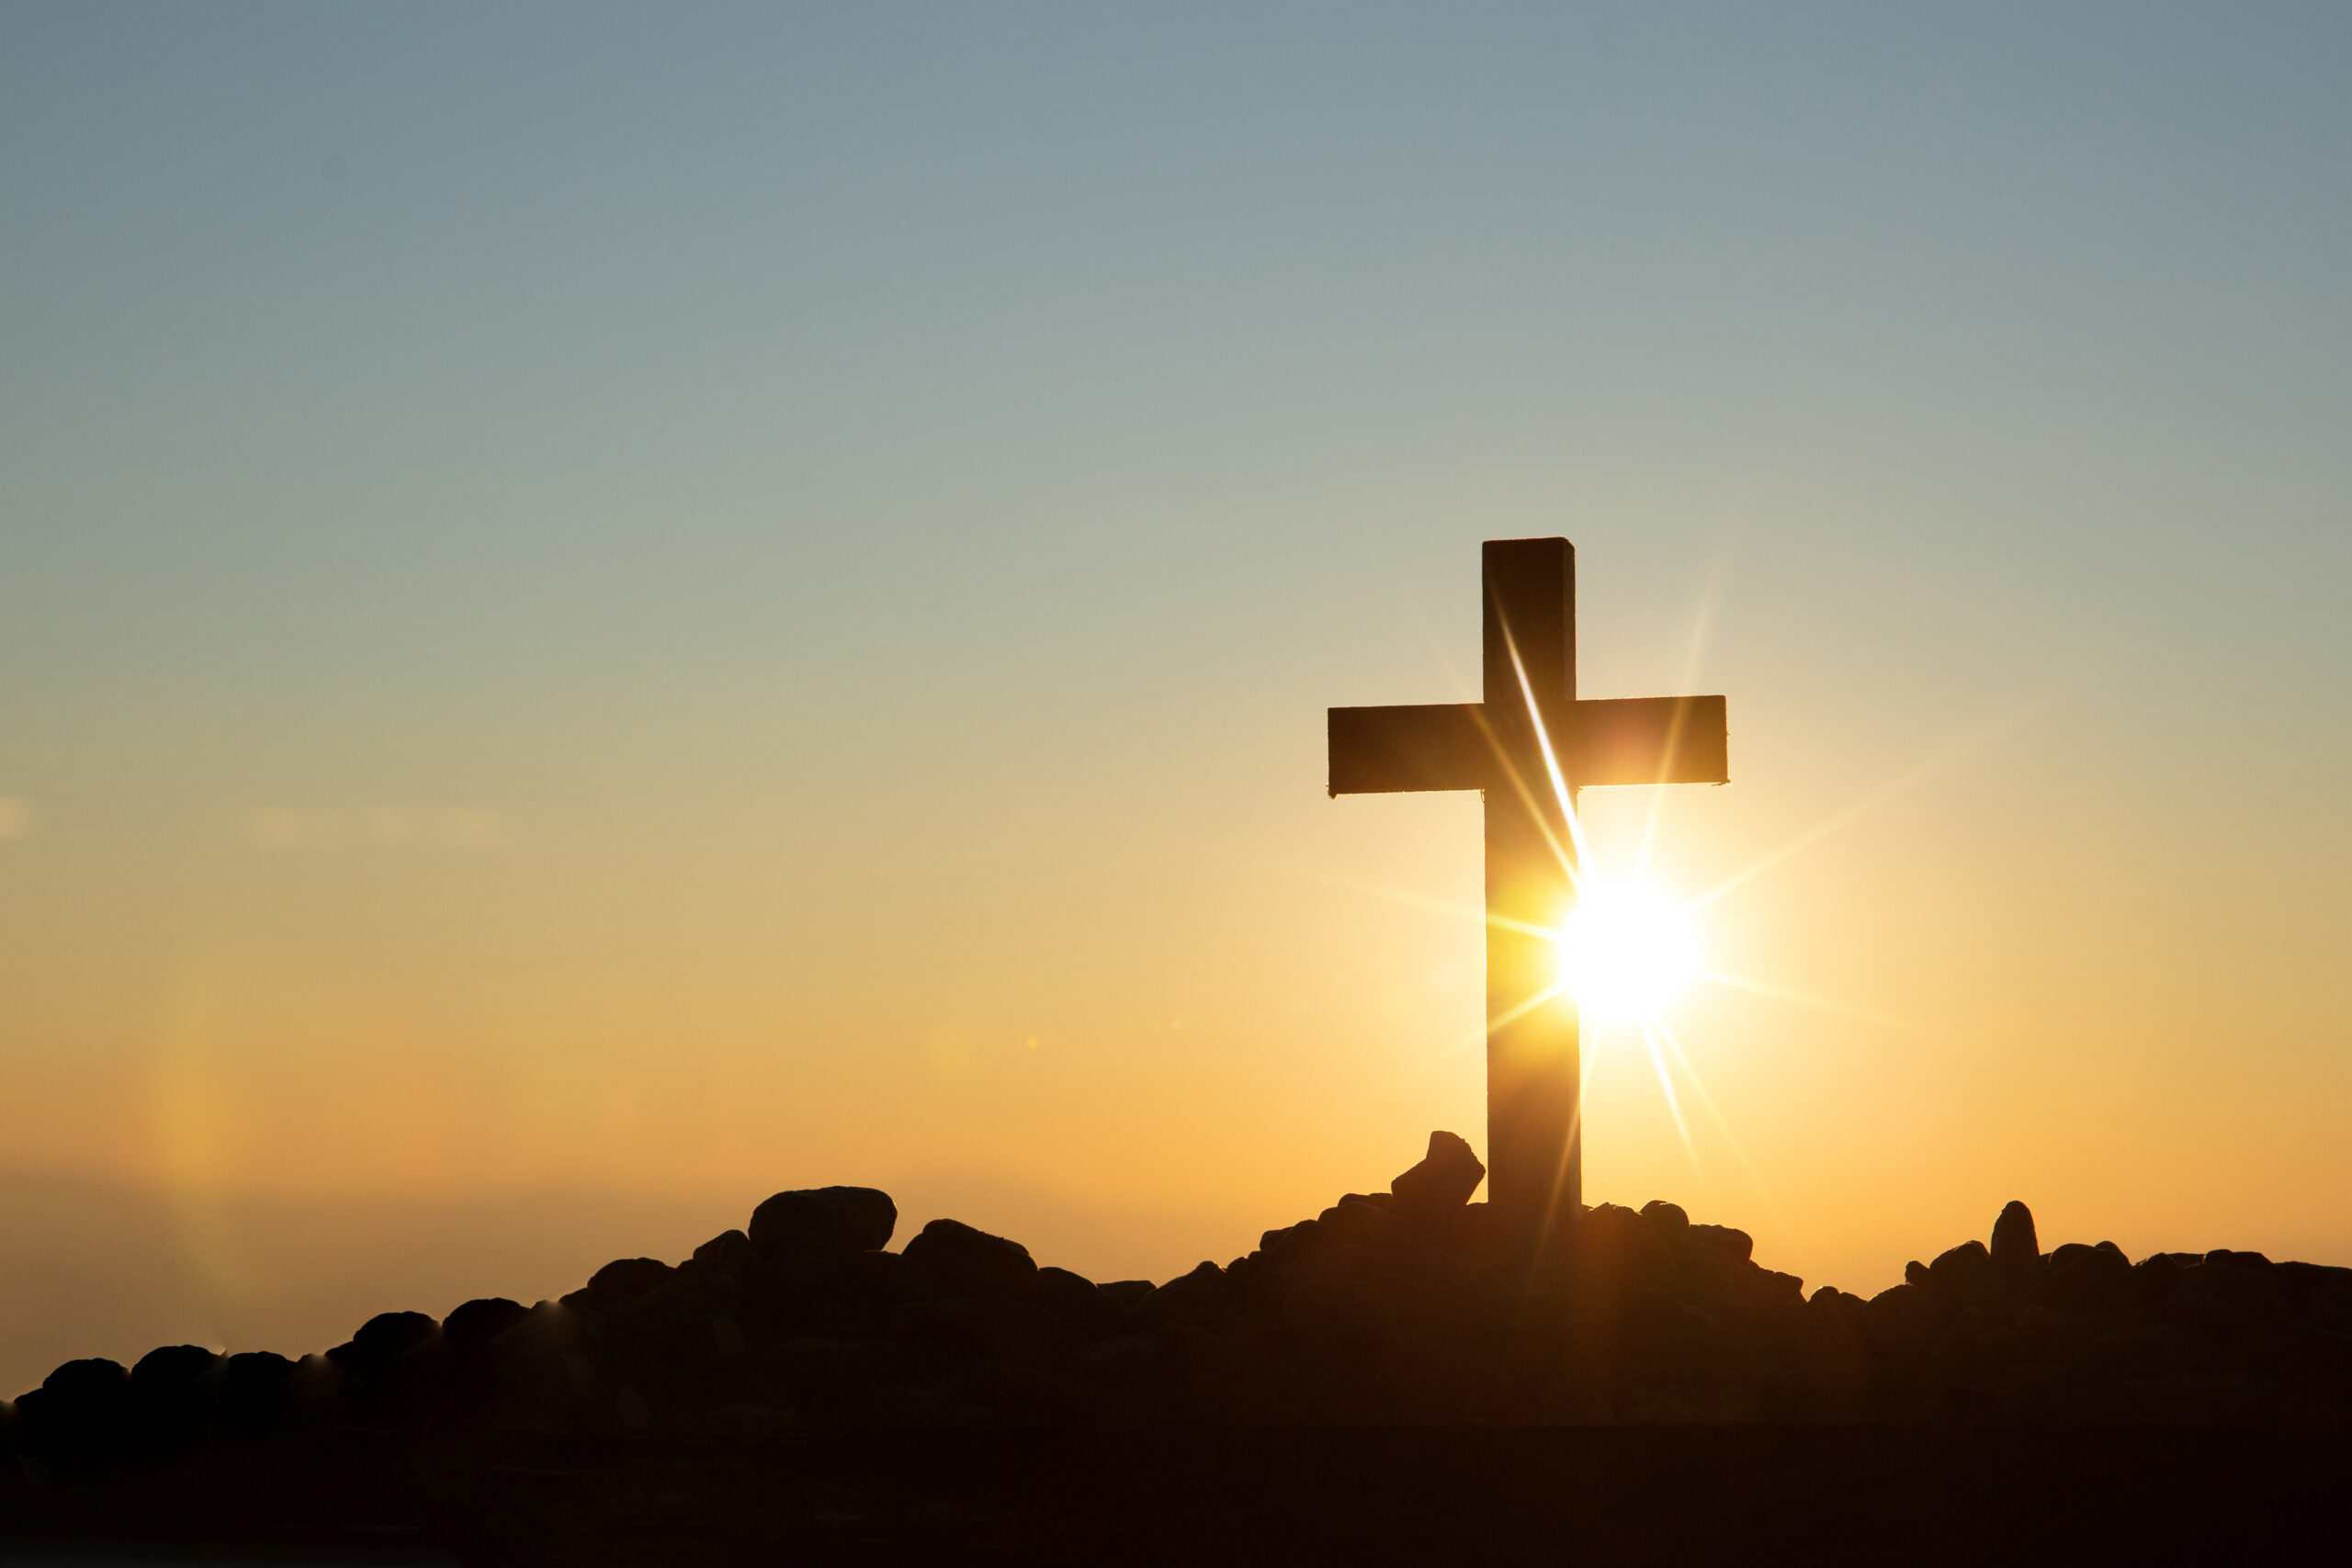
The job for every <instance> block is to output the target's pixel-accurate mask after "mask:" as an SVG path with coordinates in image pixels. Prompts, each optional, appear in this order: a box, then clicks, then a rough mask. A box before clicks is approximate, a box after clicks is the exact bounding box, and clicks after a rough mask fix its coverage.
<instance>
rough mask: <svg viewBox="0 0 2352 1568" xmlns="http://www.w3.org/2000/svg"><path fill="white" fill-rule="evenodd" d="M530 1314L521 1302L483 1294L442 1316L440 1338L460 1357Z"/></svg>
mask: <svg viewBox="0 0 2352 1568" xmlns="http://www.w3.org/2000/svg"><path fill="white" fill-rule="evenodd" d="M530 1315H531V1314H530V1309H529V1308H527V1307H526V1306H524V1305H523V1304H522V1303H520V1302H511V1301H508V1300H507V1299H506V1298H505V1297H504V1296H482V1297H479V1298H477V1299H476V1300H473V1301H469V1302H468V1303H465V1304H464V1305H463V1306H460V1307H458V1309H457V1310H456V1311H455V1312H452V1313H451V1314H449V1315H448V1316H447V1317H445V1318H443V1319H442V1320H441V1337H443V1338H445V1339H447V1340H448V1341H449V1347H450V1348H451V1349H453V1350H455V1351H457V1352H458V1354H459V1355H460V1356H466V1355H471V1354H473V1353H474V1352H475V1351H477V1350H480V1349H483V1348H487V1347H488V1346H489V1344H490V1342H491V1341H492V1340H493V1339H495V1338H497V1337H499V1336H500V1335H502V1334H503V1333H505V1332H506V1331H507V1330H508V1329H510V1328H512V1327H514V1326H515V1325H516V1324H518V1323H520V1322H522V1321H523V1320H524V1319H525V1318H526V1317H528V1316H530Z"/></svg>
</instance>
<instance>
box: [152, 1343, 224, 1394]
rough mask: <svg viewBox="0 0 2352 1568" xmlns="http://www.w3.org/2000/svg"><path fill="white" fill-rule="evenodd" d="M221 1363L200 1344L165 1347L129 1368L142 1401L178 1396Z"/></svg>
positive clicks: (218, 1358)
mask: <svg viewBox="0 0 2352 1568" xmlns="http://www.w3.org/2000/svg"><path fill="white" fill-rule="evenodd" d="M219 1365H220V1357H219V1356H218V1355H216V1354H214V1353H213V1352H212V1351H210V1350H208V1349H206V1348H204V1347H203V1346H201V1345H165V1346H162V1347H159V1348H156V1349H153V1350H150V1351H148V1352H147V1353H146V1354H145V1355H143V1356H141V1357H140V1358H139V1363H138V1365H136V1366H134V1367H132V1368H131V1369H130V1386H131V1389H132V1390H133V1392H135V1393H138V1394H139V1395H140V1396H141V1398H148V1397H163V1396H169V1395H172V1394H175V1393H178V1392H179V1391H181V1390H183V1389H186V1388H187V1387H188V1386H189V1385H190V1384H192V1383H194V1382H196V1380H197V1379H198V1378H200V1377H202V1376H203V1375H204V1374H205V1373H207V1372H209V1371H211V1370H212V1369H213V1368H215V1367H217V1366H219Z"/></svg>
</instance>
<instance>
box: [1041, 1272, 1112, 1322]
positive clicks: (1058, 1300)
mask: <svg viewBox="0 0 2352 1568" xmlns="http://www.w3.org/2000/svg"><path fill="white" fill-rule="evenodd" d="M1037 1300H1038V1301H1039V1302H1040V1303H1042V1304H1043V1305H1044V1306H1045V1307H1046V1310H1048V1311H1050V1312H1055V1313H1058V1314H1061V1315H1062V1316H1064V1317H1067V1318H1069V1319H1070V1320H1072V1321H1073V1322H1077V1323H1091V1322H1093V1321H1094V1320H1095V1318H1097V1317H1098V1316H1100V1315H1101V1314H1102V1313H1103V1308H1104V1306H1105V1305H1106V1304H1107V1303H1105V1302H1104V1299H1103V1292H1101V1291H1099V1290H1097V1289H1096V1288H1095V1285H1094V1281H1093V1280H1090V1279H1088V1278H1087V1277H1086V1276H1085V1275H1083V1274H1073V1273H1071V1272H1070V1271H1069V1269H1038V1270H1037Z"/></svg>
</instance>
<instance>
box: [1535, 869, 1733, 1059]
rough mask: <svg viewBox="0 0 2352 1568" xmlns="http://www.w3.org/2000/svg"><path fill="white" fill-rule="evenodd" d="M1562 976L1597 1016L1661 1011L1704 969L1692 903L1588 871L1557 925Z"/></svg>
mask: <svg viewBox="0 0 2352 1568" xmlns="http://www.w3.org/2000/svg"><path fill="white" fill-rule="evenodd" d="M1558 941H1559V946H1560V982H1561V984H1562V985H1563V986H1565V987H1566V988H1567V990H1568V991H1569V993H1570V994H1571V995H1573V996H1574V997H1575V998H1577V1008H1578V1009H1579V1010H1581V1011H1582V1012H1583V1014H1584V1015H1585V1017H1587V1018H1588V1019H1589V1020H1591V1021H1594V1022H1596V1023H1639V1022H1641V1021H1645V1020H1648V1019H1654V1018H1657V1016H1658V1015H1659V1014H1660V1013H1662V1012H1664V1011H1665V1010H1666V1009H1667V1007H1668V1005H1669V1004H1671V1003H1672V1002H1673V1000H1674V998H1677V997H1679V996H1680V995H1681V994H1682V991H1683V989H1684V988H1685V987H1688V986H1689V985H1690V984H1691V981H1692V980H1694V979H1696V978H1697V977H1698V976H1699V974H1700V969H1701V961H1700V952H1699V927H1698V922H1697V921H1696V920H1695V919H1693V918H1692V916H1691V911H1690V910H1689V909H1688V908H1684V907H1683V906H1682V905H1679V904H1677V903H1676V902H1674V900H1672V899H1670V898H1668V897H1667V896H1666V895H1665V894H1664V893H1662V892H1660V891H1659V890H1658V889H1657V888H1656V887H1654V886H1650V885H1649V884H1648V883H1646V882H1641V881H1602V880H1600V879H1598V878H1594V877H1587V878H1586V879H1585V884H1584V886H1583V888H1582V890H1581V892H1580V893H1579V895H1578V897H1577V907H1576V908H1575V909H1574V911H1572V912H1571V913H1570V914H1569V916H1568V919H1567V920H1566V923H1565V924H1564V925H1562V926H1561V928H1560V931H1559V937H1558Z"/></svg>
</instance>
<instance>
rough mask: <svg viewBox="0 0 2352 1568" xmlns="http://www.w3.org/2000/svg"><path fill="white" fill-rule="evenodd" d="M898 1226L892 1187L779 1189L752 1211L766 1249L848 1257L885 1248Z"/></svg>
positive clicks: (754, 1229)
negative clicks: (891, 1194) (890, 1189)
mask: <svg viewBox="0 0 2352 1568" xmlns="http://www.w3.org/2000/svg"><path fill="white" fill-rule="evenodd" d="M898 1228H899V1206H898V1205H897V1204H896V1203H894V1202H892V1201H890V1195H889V1194H888V1192H884V1191H880V1190H876V1189H875V1188H872V1187H809V1188H803V1189H800V1190H797V1191H791V1192H779V1193H777V1194H776V1195H775V1197H773V1198H770V1199H769V1200H768V1201H766V1202H764V1203H762V1204H761V1205H760V1206H759V1207H758V1208H756V1209H754V1210H752V1225H751V1241H752V1246H753V1247H757V1248H759V1250H761V1251H762V1252H768V1253H782V1252H803V1253H816V1254H819V1255H820V1256H823V1257H829V1258H846V1257H849V1256H850V1255H852V1254H854V1253H859V1252H879V1251H881V1250H882V1249H883V1248H884V1247H888V1246H889V1245H890V1236H891V1235H892V1233H894V1232H895V1231H897V1230H898ZM1026 1256H1027V1254H1026V1253H1023V1257H1026Z"/></svg>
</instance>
